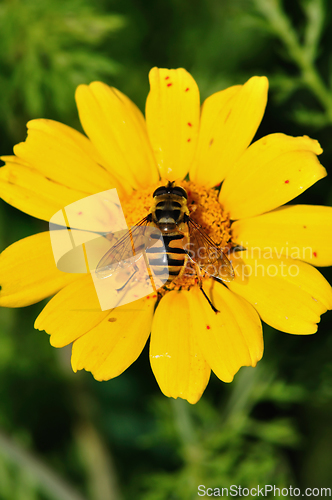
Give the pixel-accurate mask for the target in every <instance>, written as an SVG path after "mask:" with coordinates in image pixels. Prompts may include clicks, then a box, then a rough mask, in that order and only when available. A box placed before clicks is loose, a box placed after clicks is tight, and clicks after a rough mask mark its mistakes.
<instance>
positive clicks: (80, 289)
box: [35, 274, 109, 347]
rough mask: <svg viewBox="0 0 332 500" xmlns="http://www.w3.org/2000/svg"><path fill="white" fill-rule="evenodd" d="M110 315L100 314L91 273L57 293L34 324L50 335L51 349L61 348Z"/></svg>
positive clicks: (103, 312) (104, 312)
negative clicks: (52, 347)
mask: <svg viewBox="0 0 332 500" xmlns="http://www.w3.org/2000/svg"><path fill="white" fill-rule="evenodd" d="M108 315H109V311H101V309H100V305H99V301H98V297H97V294H96V291H95V288H94V285H93V281H92V277H91V274H88V275H85V276H81V275H79V278H78V279H76V281H74V282H73V283H70V284H69V285H67V286H66V287H65V288H63V289H62V290H60V292H58V293H57V294H56V296H55V297H53V298H52V299H51V300H50V301H49V302H48V304H47V305H46V306H45V307H44V309H43V310H42V312H41V313H40V314H39V316H38V318H37V319H36V321H35V328H36V329H37V330H45V331H46V332H47V333H48V334H50V335H51V338H50V342H51V344H52V345H53V346H54V347H63V346H65V345H67V344H70V343H71V342H73V341H74V340H76V339H78V338H79V337H80V336H81V335H83V334H84V333H86V332H88V331H89V330H91V328H94V327H95V326H97V325H98V324H99V323H100V322H101V321H102V320H103V319H105V318H106V317H107V316H108Z"/></svg>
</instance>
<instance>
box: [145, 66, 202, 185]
mask: <svg viewBox="0 0 332 500" xmlns="http://www.w3.org/2000/svg"><path fill="white" fill-rule="evenodd" d="M149 79H150V89H151V90H150V93H149V95H148V98H147V101H146V124H147V128H148V133H149V138H150V142H151V144H152V148H153V151H154V154H155V157H156V159H157V164H158V168H159V172H160V175H161V177H164V178H166V179H167V180H170V181H174V180H176V179H183V178H184V177H185V176H186V174H187V173H188V171H189V167H190V165H191V163H192V161H193V158H194V154H195V150H196V143H197V136H198V127H199V90H198V87H197V84H196V82H195V80H194V79H193V77H192V76H191V75H190V74H189V73H187V71H186V70H184V69H183V68H179V69H173V70H170V69H158V68H153V69H152V70H151V71H150V74H149Z"/></svg>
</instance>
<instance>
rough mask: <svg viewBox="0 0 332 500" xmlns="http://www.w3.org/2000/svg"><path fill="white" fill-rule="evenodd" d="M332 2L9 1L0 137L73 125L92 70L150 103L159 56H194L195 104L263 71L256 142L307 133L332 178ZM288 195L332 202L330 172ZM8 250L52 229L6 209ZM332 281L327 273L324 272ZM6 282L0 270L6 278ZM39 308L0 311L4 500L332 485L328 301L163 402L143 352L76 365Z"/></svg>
mask: <svg viewBox="0 0 332 500" xmlns="http://www.w3.org/2000/svg"><path fill="white" fill-rule="evenodd" d="M328 7H330V6H329V3H328V1H326V2H324V1H323V0H311V1H310V0H307V1H304V0H303V1H298V0H294V1H293V2H287V4H286V3H285V4H282V3H280V2H278V1H277V0H190V1H184V0H169V1H165V0H164V1H162V0H113V1H112V0H96V1H94V2H92V1H89V0H58V1H57V2H54V1H52V0H2V1H1V3H0V26H1V28H0V107H1V113H0V128H1V132H0V135H1V137H0V141H1V145H0V147H1V153H2V154H11V153H12V147H13V145H14V144H15V143H17V142H19V141H23V140H24V139H25V136H26V127H25V124H26V122H27V121H28V120H29V119H32V118H41V117H43V118H51V119H56V120H59V121H61V122H63V123H66V124H68V125H71V126H73V127H75V128H77V129H79V130H80V124H79V122H78V118H77V112H76V108H75V104H74V90H75V87H76V86H77V85H78V84H80V83H89V82H90V81H92V80H95V79H99V80H102V81H104V82H106V83H108V84H110V85H112V86H115V87H117V88H119V89H120V90H121V91H122V92H124V93H126V94H127V95H128V96H129V97H131V98H132V99H133V100H134V101H135V102H136V103H137V104H138V105H139V106H140V108H141V109H142V110H144V103H145V98H146V95H147V92H148V78H147V75H148V71H149V69H150V68H151V67H153V66H159V67H168V68H176V67H180V66H182V67H185V68H186V69H187V70H188V71H190V72H191V73H192V75H193V76H194V78H195V79H196V81H197V83H198V85H199V87H200V90H201V98H202V100H203V99H204V98H205V97H207V96H208V95H210V94H211V93H213V92H215V91H218V90H221V89H223V88H226V87H227V86H229V85H233V84H239V83H244V82H245V81H246V80H247V79H248V78H249V77H251V76H253V75H266V76H268V77H269V80H270V93H269V102H268V107H267V111H266V114H265V117H264V120H263V122H262V125H261V127H260V129H259V131H258V134H257V137H261V136H263V135H266V134H270V133H274V132H284V133H286V134H290V135H309V136H311V137H313V138H316V139H318V140H319V141H320V142H321V144H322V147H323V149H324V153H323V155H322V156H321V162H322V163H323V165H324V166H325V167H326V169H327V171H330V173H331V157H332V141H331V125H332V90H331V77H332V70H331V69H332V65H331V63H332V58H331V55H332V52H331V44H332V38H331V36H330V31H331V29H332V20H331V8H330V9H329V8H328ZM296 202H299V203H309V204H321V205H323V204H327V205H331V204H332V187H331V181H330V179H329V178H327V179H324V180H322V181H320V182H319V183H317V184H316V185H315V186H313V187H312V188H311V189H310V190H308V191H307V192H305V193H303V194H302V195H301V196H300V197H299V198H298V199H297V200H296ZM0 210H1V211H0V217H1V220H0V223H1V224H0V246H1V250H2V249H4V248H6V247H7V246H8V245H9V244H11V243H13V242H14V241H16V240H18V239H21V238H23V237H25V236H28V235H31V234H34V233H36V232H39V231H42V230H46V229H47V224H46V223H45V222H42V221H38V220H36V219H33V218H31V217H29V216H27V215H25V214H23V213H21V212H19V211H18V210H16V209H14V208H12V207H10V206H8V205H7V204H6V203H4V202H1V203H0ZM322 272H323V274H324V275H325V276H326V277H327V278H328V279H329V281H330V282H332V273H331V270H330V269H322ZM0 280H1V277H0ZM43 306H44V303H39V304H36V305H33V306H30V307H26V308H24V309H18V310H14V309H3V310H1V311H0V499H1V500H39V499H40V500H48V499H57V500H83V499H86V500H126V499H147V500H163V499H170V500H171V499H172V500H173V499H174V500H177V499H179V500H186V499H192V498H198V496H197V491H198V490H197V487H198V485H199V484H204V485H206V486H207V487H226V486H230V485H232V484H234V485H242V486H243V487H256V486H257V485H258V484H260V485H261V486H262V485H264V484H271V485H276V486H277V487H280V488H282V487H288V486H289V485H292V486H293V487H300V488H302V490H304V488H306V487H311V488H320V487H332V481H331V477H332V474H331V471H332V452H331V450H332V426H331V421H332V361H331V352H332V336H331V333H332V332H331V325H332V313H327V314H325V315H324V316H323V317H322V321H321V323H320V325H319V331H318V333H317V335H313V336H295V335H294V336H292V335H288V334H285V333H280V332H277V331H274V330H273V329H272V328H270V327H267V326H266V325H264V336H265V355H264V358H263V360H262V361H261V362H260V363H259V364H258V367H257V368H256V369H252V368H243V369H241V370H240V372H239V373H238V374H237V375H236V376H235V380H234V382H233V383H232V384H224V383H222V382H220V381H219V380H217V379H216V377H214V376H212V378H211V381H210V383H209V385H208V388H207V389H206V391H205V393H204V395H203V397H202V399H201V401H200V402H199V403H197V404H196V405H195V406H191V405H189V404H188V403H186V402H184V401H179V400H177V401H174V400H170V399H168V398H166V397H164V396H163V395H162V394H161V393H160V390H159V388H158V386H157V383H156V382H155V379H154V377H153V374H152V372H151V369H150V367H149V360H148V350H147V348H145V350H144V352H143V353H142V355H141V356H140V358H139V359H138V361H137V362H135V363H134V365H133V366H131V367H130V368H129V369H128V370H127V371H126V372H125V373H124V374H123V375H121V376H120V377H119V378H117V379H114V380H112V381H109V382H103V383H100V382H96V381H95V380H94V379H93V377H92V376H91V374H89V373H85V372H82V373H78V374H76V375H74V374H73V373H72V372H71V369H70V348H64V349H54V348H52V347H51V346H50V344H49V339H48V335H47V334H46V333H44V332H38V331H35V330H34V329H33V323H34V319H35V318H36V317H37V315H38V314H39V312H40V311H41V309H42V308H43Z"/></svg>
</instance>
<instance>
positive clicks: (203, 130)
mask: <svg viewBox="0 0 332 500" xmlns="http://www.w3.org/2000/svg"><path fill="white" fill-rule="evenodd" d="M267 90H268V80H267V78H266V77H264V76H263V77H258V76H254V77H252V78H250V80H248V81H247V82H246V83H245V84H244V85H242V86H234V87H230V88H228V89H226V90H223V91H221V92H218V93H216V94H213V95H212V96H210V97H208V98H207V99H206V101H205V102H204V104H203V108H202V117H201V125H200V130H199V138H198V147H197V154H196V157H195V161H194V164H193V167H192V169H191V170H190V179H191V180H193V181H195V182H197V183H199V184H203V185H205V186H207V187H212V186H215V185H216V184H219V183H220V182H221V181H222V180H223V179H224V178H225V177H226V176H227V174H228V173H229V172H230V171H231V170H232V168H233V166H234V163H235V162H236V161H237V160H238V158H239V157H240V156H241V155H242V154H243V152H244V151H245V149H246V148H247V147H248V146H249V144H250V143H251V141H252V139H253V137H254V135H255V133H256V131H257V129H258V127H259V124H260V122H261V120H262V118H263V115H264V111H265V106H266V102H267Z"/></svg>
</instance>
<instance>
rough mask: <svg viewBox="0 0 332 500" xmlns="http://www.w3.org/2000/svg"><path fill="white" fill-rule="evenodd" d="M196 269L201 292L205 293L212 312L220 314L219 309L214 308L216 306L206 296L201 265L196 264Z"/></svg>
mask: <svg viewBox="0 0 332 500" xmlns="http://www.w3.org/2000/svg"><path fill="white" fill-rule="evenodd" d="M195 269H196V275H197V279H198V286H199V289H200V291H201V292H202V293H203V295H204V297H205V298H206V300H207V301H208V303H209V304H210V306H211V308H212V311H213V312H215V313H218V312H220V311H219V310H218V309H216V308H215V307H214V305H213V304H212V302H211V300H210V299H209V297H208V296H207V295H206V293H205V292H204V290H203V280H202V274H201V270H200V268H199V265H198V264H196V262H195Z"/></svg>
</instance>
